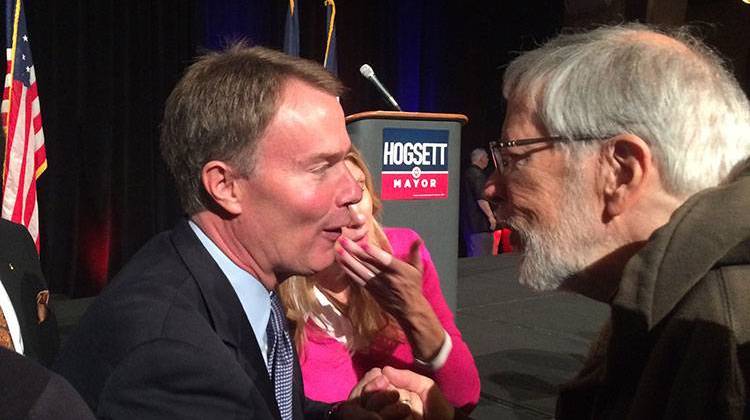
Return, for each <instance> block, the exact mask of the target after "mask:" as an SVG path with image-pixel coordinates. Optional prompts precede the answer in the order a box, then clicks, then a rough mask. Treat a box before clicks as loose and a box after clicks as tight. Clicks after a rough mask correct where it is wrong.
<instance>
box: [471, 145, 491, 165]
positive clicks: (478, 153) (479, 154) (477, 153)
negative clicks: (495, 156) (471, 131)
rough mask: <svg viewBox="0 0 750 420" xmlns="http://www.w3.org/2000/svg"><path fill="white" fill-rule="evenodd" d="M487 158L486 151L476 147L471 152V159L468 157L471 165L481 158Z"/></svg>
mask: <svg viewBox="0 0 750 420" xmlns="http://www.w3.org/2000/svg"><path fill="white" fill-rule="evenodd" d="M488 156H489V155H488V154H487V151H486V150H484V148H483V147H477V148H476V149H474V150H472V151H471V157H470V159H471V162H472V163H475V162H476V161H478V160H479V159H481V158H483V157H488Z"/></svg>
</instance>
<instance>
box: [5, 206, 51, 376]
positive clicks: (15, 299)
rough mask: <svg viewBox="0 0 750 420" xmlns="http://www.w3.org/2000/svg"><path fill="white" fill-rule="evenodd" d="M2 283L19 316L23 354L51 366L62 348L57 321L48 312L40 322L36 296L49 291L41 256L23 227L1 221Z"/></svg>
mask: <svg viewBox="0 0 750 420" xmlns="http://www.w3.org/2000/svg"><path fill="white" fill-rule="evenodd" d="M0 281H2V282H3V286H4V287H5V290H6V291H7V292H8V296H9V297H10V301H11V303H12V304H13V309H14V311H15V312H16V316H17V317H18V323H19V325H20V327H21V336H22V337H23V345H24V354H25V355H26V356H27V357H30V358H31V359H34V360H36V361H38V362H39V363H41V364H43V365H45V366H49V365H50V364H51V363H52V361H53V359H54V358H55V355H56V354H57V349H58V347H59V345H60V342H59V337H58V333H57V321H56V320H55V317H54V314H52V312H51V311H49V310H47V316H46V318H45V319H44V321H42V322H41V323H40V322H39V316H38V315H37V301H36V296H37V294H38V293H39V292H41V291H42V290H46V289H47V283H46V282H45V281H44V275H42V269H41V267H40V265H39V255H38V254H37V252H36V247H35V246H34V241H33V240H32V239H31V235H29V232H28V231H27V230H26V228H24V227H23V226H21V225H17V224H15V223H11V222H9V221H7V220H4V219H0Z"/></svg>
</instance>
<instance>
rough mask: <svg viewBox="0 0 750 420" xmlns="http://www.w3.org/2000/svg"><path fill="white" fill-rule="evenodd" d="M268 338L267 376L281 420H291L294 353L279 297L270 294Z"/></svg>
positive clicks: (274, 293) (273, 293)
mask: <svg viewBox="0 0 750 420" xmlns="http://www.w3.org/2000/svg"><path fill="white" fill-rule="evenodd" d="M266 334H267V336H268V374H269V376H270V377H271V382H272V383H273V387H274V391H275V393H276V404H278V406H279V412H280V413H281V418H282V419H283V420H291V419H292V372H293V369H294V352H293V351H292V341H291V340H290V339H289V333H288V332H287V329H286V318H285V317H284V309H283V308H282V306H281V301H280V300H279V295H278V294H276V292H272V293H271V317H270V318H269V319H268V327H267V328H266Z"/></svg>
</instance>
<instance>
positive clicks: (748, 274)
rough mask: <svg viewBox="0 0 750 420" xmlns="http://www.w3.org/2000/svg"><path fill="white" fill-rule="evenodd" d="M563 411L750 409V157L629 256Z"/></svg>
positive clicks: (708, 413) (731, 413)
mask: <svg viewBox="0 0 750 420" xmlns="http://www.w3.org/2000/svg"><path fill="white" fill-rule="evenodd" d="M611 308H612V310H611V317H610V321H609V323H608V325H607V326H606V327H605V329H604V331H603V333H602V336H601V337H600V340H599V341H598V343H597V344H595V346H594V347H593V348H592V352H591V355H590V357H589V359H588V360H587V362H586V366H585V367H584V369H583V370H582V371H581V372H580V373H579V374H578V376H577V377H576V378H575V379H574V380H573V381H572V382H571V383H569V384H566V385H564V386H563V388H562V389H561V393H560V398H559V400H558V405H557V418H558V419H568V418H571V419H586V418H592V419H601V418H629V419H661V418H669V419H690V418H711V419H727V418H729V419H741V418H750V166H746V167H745V168H744V170H743V171H740V172H739V174H738V175H737V176H736V177H735V178H734V179H733V181H731V182H729V183H727V184H726V185H723V186H720V187H717V188H712V189H709V190H705V191H703V192H701V193H699V194H696V195H695V196H693V197H691V198H690V199H689V200H688V201H687V202H686V203H685V204H684V205H682V206H681V207H680V208H679V209H678V210H677V211H676V212H675V213H674V214H673V215H672V218H671V220H670V221H669V223H667V224H666V225H665V226H663V227H662V228H660V229H658V230H657V231H656V232H654V234H653V235H652V237H651V238H650V239H649V241H648V243H647V244H646V245H645V247H644V248H643V249H641V250H640V251H639V252H638V253H637V254H636V255H635V256H634V257H633V258H632V259H631V260H630V261H628V263H627V265H626V267H625V271H624V273H623V277H622V280H621V282H620V286H619V289H618V291H617V293H616V295H615V297H614V299H613V301H612V303H611Z"/></svg>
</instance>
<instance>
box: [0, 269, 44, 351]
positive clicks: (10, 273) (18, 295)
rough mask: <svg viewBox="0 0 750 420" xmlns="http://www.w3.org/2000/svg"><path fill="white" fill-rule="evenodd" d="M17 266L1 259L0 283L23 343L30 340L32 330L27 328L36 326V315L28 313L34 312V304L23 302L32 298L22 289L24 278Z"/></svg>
mask: <svg viewBox="0 0 750 420" xmlns="http://www.w3.org/2000/svg"><path fill="white" fill-rule="evenodd" d="M17 265H18V263H15V264H14V261H9V260H7V259H5V258H3V260H2V261H0V281H2V282H3V287H5V291H6V292H8V297H9V298H10V301H11V303H12V304H13V311H14V312H15V313H16V318H18V324H19V326H20V327H21V337H23V338H24V343H25V342H26V340H30V339H31V336H30V334H31V332H32V331H31V330H32V328H29V327H30V326H36V324H37V320H36V313H35V312H32V311H30V309H34V310H36V304H35V303H33V301H31V300H29V301H28V302H27V301H25V300H26V299H34V298H33V297H31V296H27V293H24V289H27V287H24V284H23V281H24V278H23V274H22V272H21V271H20V270H21V268H22V267H20V266H17ZM11 267H13V269H11ZM32 316H33V317H32Z"/></svg>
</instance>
